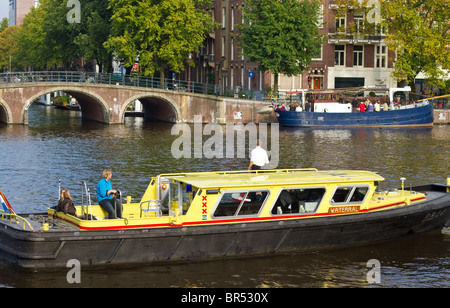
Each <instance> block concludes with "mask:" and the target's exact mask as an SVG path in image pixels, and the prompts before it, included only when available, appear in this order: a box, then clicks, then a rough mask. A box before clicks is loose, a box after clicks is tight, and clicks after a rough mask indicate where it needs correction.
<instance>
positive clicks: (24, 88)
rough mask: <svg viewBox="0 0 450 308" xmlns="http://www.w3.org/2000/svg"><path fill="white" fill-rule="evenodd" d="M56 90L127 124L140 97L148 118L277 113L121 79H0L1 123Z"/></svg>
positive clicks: (93, 112) (100, 117)
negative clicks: (130, 107)
mask: <svg viewBox="0 0 450 308" xmlns="http://www.w3.org/2000/svg"><path fill="white" fill-rule="evenodd" d="M57 91H63V92H65V93H67V94H69V95H71V96H73V97H74V98H76V99H77V101H78V102H79V104H80V106H81V112H82V117H83V119H88V120H94V121H98V122H102V123H106V124H120V123H123V122H124V117H125V111H126V108H127V106H128V105H129V104H130V103H131V102H133V101H134V100H137V99H138V100H140V101H141V103H142V105H143V109H144V115H145V118H146V119H149V120H157V121H168V122H173V123H193V122H194V116H195V115H202V121H203V122H208V123H219V124H225V123H237V122H241V123H249V122H253V123H269V122H273V118H274V116H273V113H272V114H265V115H262V114H258V113H257V112H256V110H257V109H258V108H260V107H262V106H266V105H267V103H263V102H258V101H252V100H239V99H227V98H222V97H217V96H211V95H203V94H195V93H190V92H181V91H173V90H162V89H157V88H156V89H155V88H146V87H135V86H127V85H118V84H103V83H80V82H55V81H51V82H48V81H45V82H13V83H0V122H4V123H7V124H28V108H29V107H30V105H31V104H33V103H34V102H35V101H36V100H37V99H38V98H40V97H41V96H43V95H46V94H48V93H52V92H57ZM275 121H276V120H275Z"/></svg>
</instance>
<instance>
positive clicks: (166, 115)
mask: <svg viewBox="0 0 450 308" xmlns="http://www.w3.org/2000/svg"><path fill="white" fill-rule="evenodd" d="M135 100H139V101H140V102H141V103H142V105H143V107H144V116H145V119H148V120H156V121H164V122H172V123H177V122H178V121H179V119H180V118H181V112H180V110H179V107H178V106H177V104H175V103H174V102H173V101H171V100H170V99H169V98H168V97H167V96H163V95H160V94H158V93H140V94H137V95H134V96H132V97H130V98H129V99H127V100H126V101H125V103H124V104H123V106H122V110H121V116H122V120H123V119H124V117H125V111H126V108H127V107H128V105H129V104H131V103H132V102H134V101H135Z"/></svg>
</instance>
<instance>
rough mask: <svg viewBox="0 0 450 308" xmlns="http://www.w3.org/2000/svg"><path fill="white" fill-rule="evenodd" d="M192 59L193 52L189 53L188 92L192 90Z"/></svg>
mask: <svg viewBox="0 0 450 308" xmlns="http://www.w3.org/2000/svg"><path fill="white" fill-rule="evenodd" d="M191 59H192V52H190V53H189V61H188V85H187V91H188V92H191Z"/></svg>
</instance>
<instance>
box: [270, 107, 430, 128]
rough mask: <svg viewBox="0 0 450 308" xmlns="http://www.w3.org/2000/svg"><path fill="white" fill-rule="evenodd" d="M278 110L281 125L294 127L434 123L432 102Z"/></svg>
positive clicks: (427, 124) (425, 124)
mask: <svg viewBox="0 0 450 308" xmlns="http://www.w3.org/2000/svg"><path fill="white" fill-rule="evenodd" d="M276 112H277V117H278V122H279V123H280V125H282V126H294V127H398V126H432V125H433V106H432V104H426V105H424V106H420V107H414V108H407V109H397V110H389V111H380V112H351V113H331V112H294V111H276Z"/></svg>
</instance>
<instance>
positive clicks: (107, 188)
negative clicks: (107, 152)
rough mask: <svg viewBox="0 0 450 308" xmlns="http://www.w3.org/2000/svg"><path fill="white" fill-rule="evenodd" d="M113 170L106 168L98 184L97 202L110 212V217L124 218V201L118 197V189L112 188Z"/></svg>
mask: <svg viewBox="0 0 450 308" xmlns="http://www.w3.org/2000/svg"><path fill="white" fill-rule="evenodd" d="M111 177H112V171H111V169H105V170H103V173H102V179H101V180H100V181H99V182H98V184H97V202H98V204H99V205H100V206H101V207H102V208H103V209H104V210H105V211H106V212H107V213H108V218H109V219H114V218H122V203H121V202H120V199H119V198H116V195H117V190H115V189H112V183H111Z"/></svg>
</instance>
